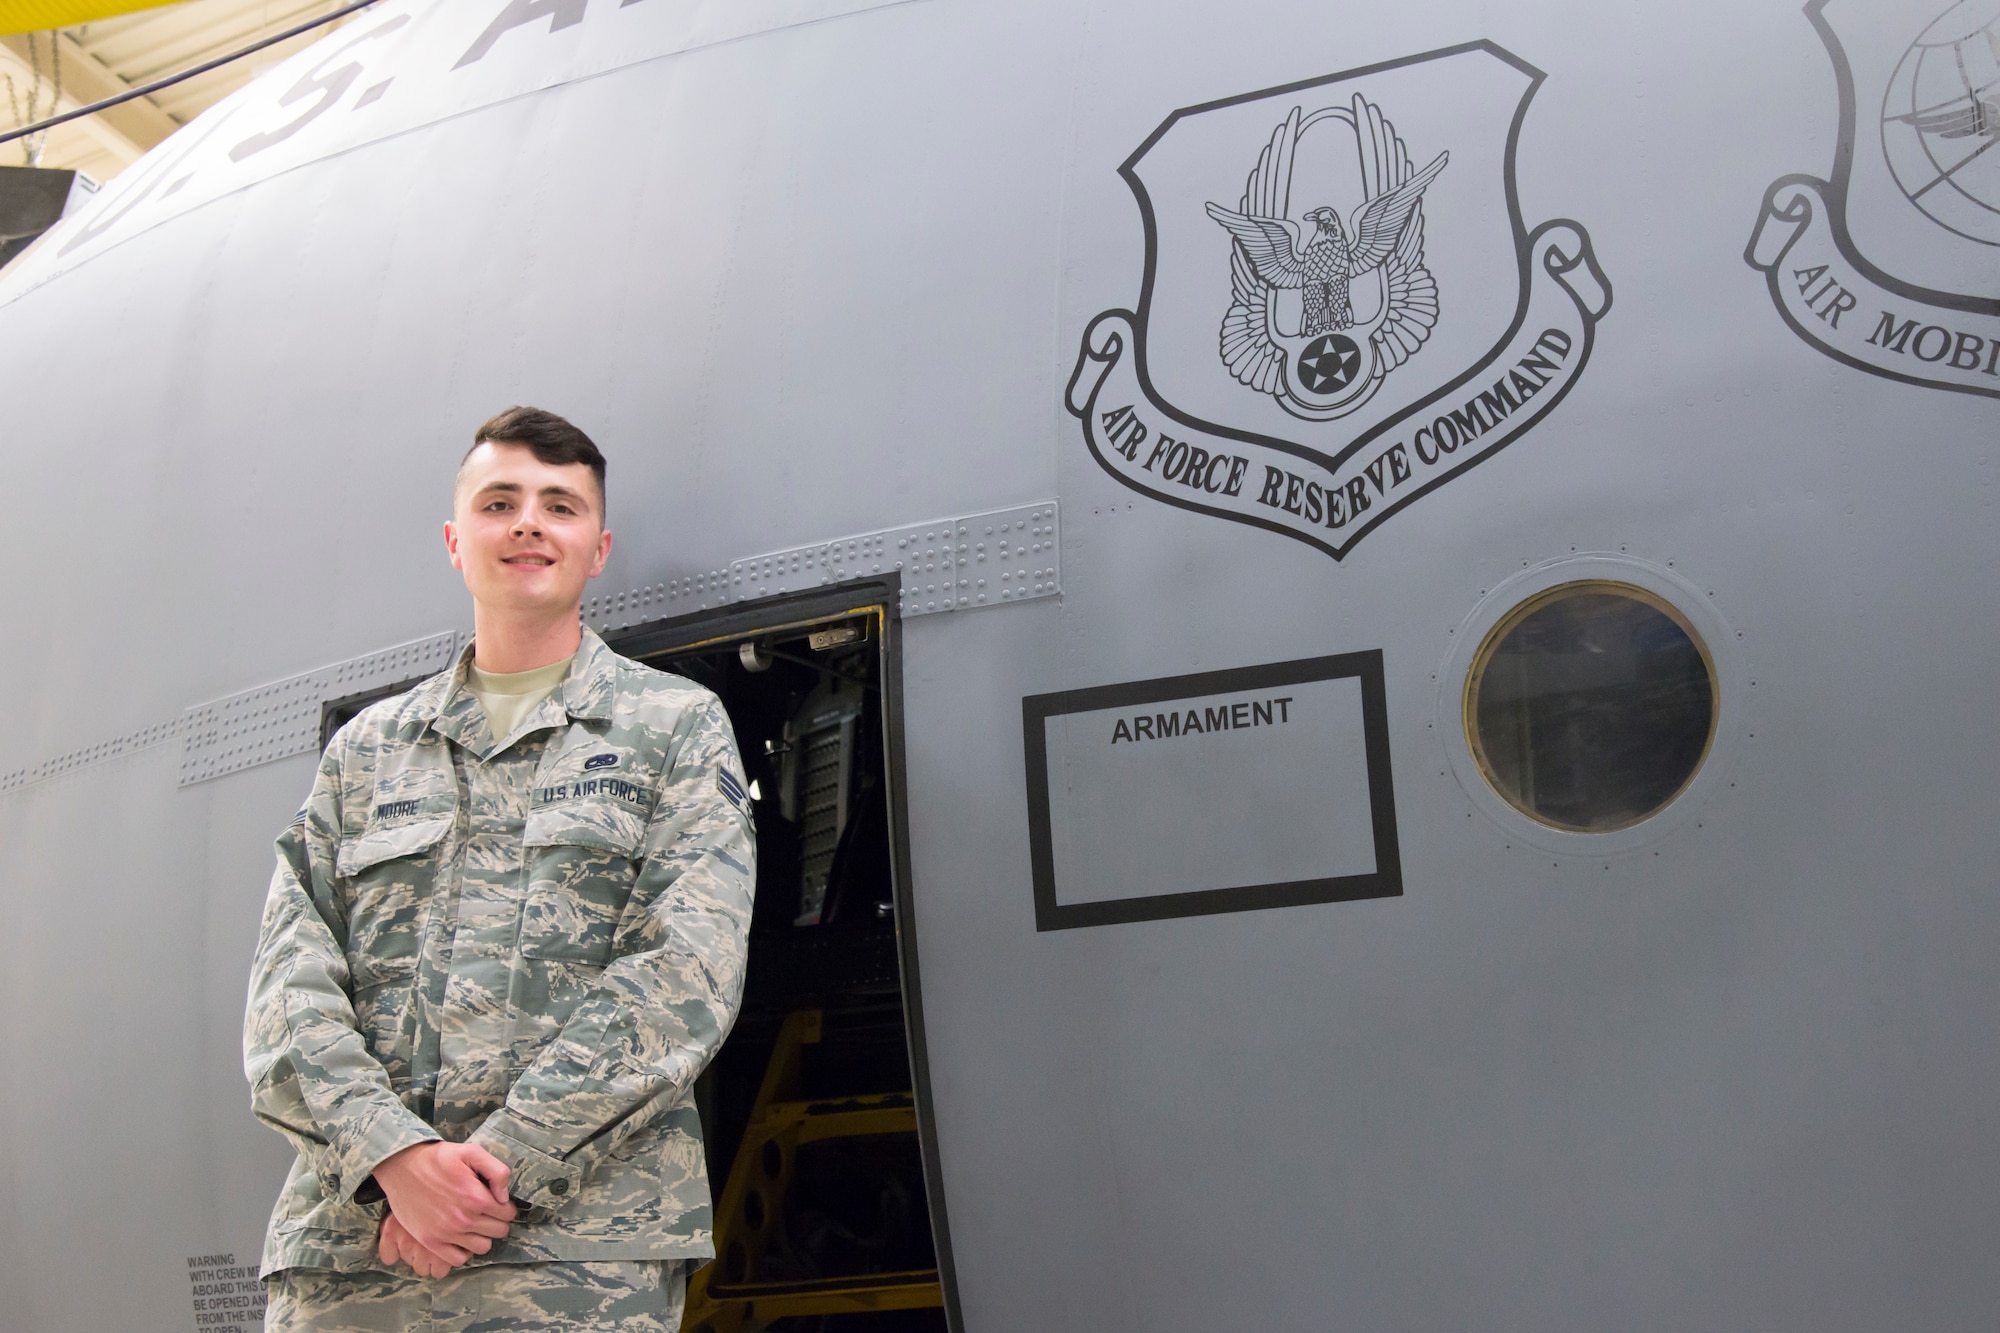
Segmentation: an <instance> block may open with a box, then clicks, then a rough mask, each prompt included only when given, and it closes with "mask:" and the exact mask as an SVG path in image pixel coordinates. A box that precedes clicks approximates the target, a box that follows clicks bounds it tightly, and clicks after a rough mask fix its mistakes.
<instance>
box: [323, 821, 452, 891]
mask: <svg viewBox="0 0 2000 1333" xmlns="http://www.w3.org/2000/svg"><path fill="white" fill-rule="evenodd" d="M451 821H452V817H451V816H450V815H444V816H441V817H439V818H437V819H424V820H419V821H418V822H416V823H414V824H399V825H397V826H396V827H394V828H379V829H373V830H371V831H369V832H367V833H364V834H362V835H361V836H360V837H357V838H349V839H348V840H347V841H345V842H343V843H341V844H340V850H339V851H338V852H336V853H335V855H334V865H335V868H336V869H338V870H339V872H340V873H341V874H342V875H343V876H352V875H357V874H359V873H361V872H362V871H363V870H366V869H367V868H368V867H369V866H372V865H380V864H381V863H382V862H384V861H391V860H394V859H395V858H396V857H399V856H414V855H416V854H417V853H418V852H421V851H426V850H428V849H430V848H432V847H435V846H436V845H437V843H438V840H439V839H441V838H443V837H444V835H445V833H446V831H447V830H449V829H450V828H451Z"/></svg>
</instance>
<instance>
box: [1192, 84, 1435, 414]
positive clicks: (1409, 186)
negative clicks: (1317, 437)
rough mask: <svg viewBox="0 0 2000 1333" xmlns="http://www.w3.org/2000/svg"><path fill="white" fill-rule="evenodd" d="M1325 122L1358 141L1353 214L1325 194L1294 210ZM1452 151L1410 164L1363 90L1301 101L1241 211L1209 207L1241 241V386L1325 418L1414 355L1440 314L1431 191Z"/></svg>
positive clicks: (1229, 359)
mask: <svg viewBox="0 0 2000 1333" xmlns="http://www.w3.org/2000/svg"><path fill="white" fill-rule="evenodd" d="M1321 125H1328V126H1339V127H1341V128H1343V129H1344V130H1345V131H1346V132H1347V133H1348V134H1349V135H1351V136H1352V138H1353V151H1354V157H1353V160H1354V163H1355V172H1354V175H1355V177H1356V178H1357V179H1358V185H1359V191H1360V195H1361V198H1360V202H1359V203H1357V204H1356V205H1355V206H1354V208H1353V210H1352V212H1351V213H1350V214H1349V215H1348V216H1347V218H1346V219H1343V218H1342V216H1341V213H1340V210H1339V209H1338V208H1336V207H1333V206H1332V205H1331V204H1328V203H1324V202H1317V201H1312V202H1314V207H1312V208H1309V209H1307V210H1305V211H1304V212H1302V213H1300V214H1298V215H1296V217H1294V216H1293V215H1292V212H1291V209H1292V202H1293V201H1292V194H1293V189H1292V186H1293V174H1294V169H1295V166H1296V164H1297V162H1298V160H1299V157H1300V148H1301V145H1302V144H1303V143H1304V142H1305V139H1306V135H1307V134H1308V133H1309V132H1311V131H1313V130H1314V129H1315V128H1316V127H1318V126H1321ZM1448 158H1449V154H1447V153H1439V154H1438V155H1437V156H1436V157H1435V158H1433V159H1432V160H1431V162H1430V163H1429V165H1427V166H1425V167H1423V168H1421V169H1418V168H1416V167H1415V166H1413V165H1412V162H1411V159H1410V155H1409V152H1408V150H1407V149H1406V148H1405V147H1404V144H1403V141H1402V139H1401V138H1400V137H1399V136H1398V135H1397V134H1396V127H1395V126H1394V125H1392V124H1391V123H1390V122H1389V121H1388V120H1387V119H1386V118H1385V117H1384V116H1383V115H1382V110H1381V108H1380V107H1378V106H1377V105H1375V103H1373V102H1370V101H1369V100H1367V99H1366V98H1365V97H1363V96H1361V94H1359V93H1356V94H1355V95H1354V98H1353V100H1352V102H1351V103H1350V104H1349V105H1348V106H1345V107H1340V106H1333V107H1324V108H1322V109H1320V110H1318V111H1314V112H1312V113H1311V114H1310V115H1308V114H1305V112H1304V109H1303V108H1302V107H1296V106H1295V107H1293V108H1292V111H1291V114H1290V115H1288V116H1287V117H1286V118H1285V119H1284V121H1283V122H1282V123H1280V124H1279V125H1278V127H1277V128H1276V129H1275V130H1273V131H1272V133H1271V138H1270V141H1269V142H1268V143H1266V144H1265V145H1264V148H1263V151H1262V152H1260V153H1259V154H1258V156H1257V165H1256V167H1255V169H1254V170H1252V171H1251V172H1250V175H1249V178H1248V179H1247V180H1246V181H1245V182H1244V186H1243V197H1242V199H1241V200H1240V201H1239V203H1238V204H1237V206H1236V207H1235V208H1225V207H1223V206H1222V205H1221V204H1216V203H1210V204H1208V205H1207V208H1208V215H1209V216H1210V217H1211V218H1214V219H1215V220H1216V221H1217V222H1219V223H1221V224H1222V226H1223V227H1224V228H1225V229H1226V230H1227V231H1228V232H1229V235H1230V237H1231V245H1230V255H1229V288H1230V302H1229V310H1228V313H1227V314H1225V315H1224V316H1223V319H1222V329H1221V334H1220V350H1221V353H1222V362H1223V364H1224V365H1225V366H1227V367H1228V368H1229V373H1230V374H1231V375H1232V376H1234V377H1235V379H1236V381H1237V382H1238V383H1239V384H1242V385H1244V386H1245V387H1247V388H1250V389H1254V390H1256V391H1257V392H1259V393H1268V394H1270V395H1271V396H1272V397H1273V398H1275V399H1277V400H1278V402H1279V404H1280V405H1282V406H1283V407H1284V408H1285V410H1286V411H1288V412H1290V413H1292V414H1293V415H1294V416H1299V417H1303V418H1305V419H1307V420H1310V421H1328V420H1332V419H1333V418H1335V417H1341V416H1345V415H1347V414H1348V413H1349V412H1352V411H1354V410H1355V409H1356V408H1358V407H1360V406H1361V405H1362V404H1363V403H1365V402H1367V401H1368V399H1369V398H1371V397H1373V396H1374V393H1375V391H1376V389H1378V388H1379V387H1380V386H1381V384H1382V381H1383V379H1384V377H1386V376H1387V375H1388V374H1389V372H1390V371H1392V370H1395V369H1396V368H1397V367H1398V366H1400V365H1402V364H1403V363H1404V362H1405V361H1407V360H1409V359H1410V357H1412V356H1413V355H1415V354H1416V352H1417V351H1418V350H1419V349H1420V348H1421V347H1422V346H1423V345H1424V342H1425V340H1426V339H1428V338H1429V337H1430V333H1431V329H1432V328H1433V327H1434V326H1435V325H1436V324H1437V319H1438V288H1437V280H1436V279H1435V278H1434V277H1432V276H1431V272H1430V270H1429V269H1427V268H1425V267H1424V212H1423V202H1424V191H1425V190H1426V189H1428V188H1429V186H1430V183H1431V182H1432V181H1434V180H1436V179H1437V176H1438V173H1439V172H1441V171H1443V170H1444V167H1445V163H1446V161H1447V160H1448ZM1301 202H1308V201H1304V200H1302V201H1301Z"/></svg>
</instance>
